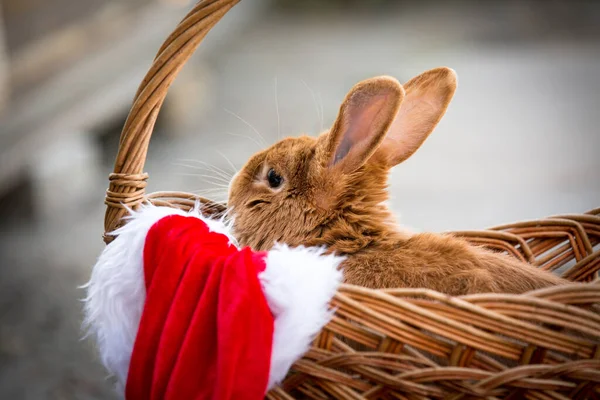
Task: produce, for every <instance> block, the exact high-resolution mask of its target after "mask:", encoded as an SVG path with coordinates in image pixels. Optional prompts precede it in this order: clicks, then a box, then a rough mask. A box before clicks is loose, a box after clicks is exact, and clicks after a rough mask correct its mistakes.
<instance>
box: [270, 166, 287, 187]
mask: <svg viewBox="0 0 600 400" xmlns="http://www.w3.org/2000/svg"><path fill="white" fill-rule="evenodd" d="M267 180H268V181H269V186H271V187H272V188H273V189H275V188H278V187H279V186H281V183H282V182H283V178H282V177H281V175H279V174H278V173H277V172H275V170H274V169H273V168H271V169H270V170H269V172H267Z"/></svg>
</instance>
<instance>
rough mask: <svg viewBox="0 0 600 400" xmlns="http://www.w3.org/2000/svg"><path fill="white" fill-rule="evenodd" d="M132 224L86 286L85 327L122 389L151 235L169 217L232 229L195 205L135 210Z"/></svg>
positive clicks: (222, 230)
mask: <svg viewBox="0 0 600 400" xmlns="http://www.w3.org/2000/svg"><path fill="white" fill-rule="evenodd" d="M130 213H131V215H130V216H129V217H128V218H127V219H128V223H127V224H125V225H124V226H123V227H121V228H119V229H117V230H116V231H115V232H114V234H115V235H118V236H117V237H116V238H115V240H114V241H113V242H112V243H110V244H109V245H108V246H106V247H105V248H104V251H103V252H102V253H101V254H100V257H99V258H98V261H97V262H96V265H95V266H94V268H93V270H92V275H91V278H90V281H89V282H88V283H87V284H86V285H85V288H86V289H87V297H86V299H85V300H84V303H85V306H84V314H85V320H84V327H85V328H86V330H87V333H88V335H92V336H93V337H94V339H95V340H96V344H97V346H98V351H99V353H100V358H101V360H102V363H103V364H104V366H105V367H106V369H107V370H108V371H109V372H110V373H111V374H113V375H114V376H115V377H116V378H117V385H118V387H119V390H120V391H122V390H123V389H124V385H125V382H126V381H127V373H128V370H129V362H130V359H131V352H132V351H133V344H134V342H135V337H136V335H137V330H138V326H139V323H140V318H141V315H142V310H143V308H144V301H145V299H146V289H145V282H144V272H143V271H144V260H143V255H144V244H145V241H146V235H147V234H148V231H149V230H150V228H151V227H152V225H154V224H155V223H156V222H157V221H159V220H160V219H162V218H164V217H166V216H169V215H182V216H193V217H196V218H200V219H202V220H203V221H204V222H206V224H207V225H208V227H209V229H210V230H211V231H213V232H219V233H222V234H225V235H227V236H228V237H229V240H230V243H235V240H234V239H233V237H232V236H230V235H229V227H228V226H227V225H226V224H225V223H224V222H223V221H221V220H210V219H207V218H204V217H203V216H202V215H201V214H200V211H199V208H198V207H196V208H194V209H193V210H192V211H190V212H189V213H187V212H185V211H182V210H179V209H174V208H170V207H155V206H152V205H146V206H144V207H142V208H141V209H140V210H139V211H137V212H136V211H131V212H130Z"/></svg>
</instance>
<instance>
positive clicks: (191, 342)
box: [85, 205, 343, 400]
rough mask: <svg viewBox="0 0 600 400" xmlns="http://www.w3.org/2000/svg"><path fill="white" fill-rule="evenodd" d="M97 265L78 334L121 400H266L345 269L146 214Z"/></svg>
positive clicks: (321, 319)
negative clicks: (88, 338)
mask: <svg viewBox="0 0 600 400" xmlns="http://www.w3.org/2000/svg"><path fill="white" fill-rule="evenodd" d="M115 234H116V235H118V236H117V237H116V238H115V240H114V241H113V242H112V243H110V244H109V245H108V246H107V247H106V248H105V249H104V251H103V252H102V254H101V255H100V257H99V259H98V261H97V263H96V265H95V266H94V269H93V271H92V276H91V279H90V281H89V282H88V284H87V285H86V288H87V297H86V299H85V324H86V327H87V330H88V332H89V334H91V335H92V336H93V337H94V339H95V340H96V342H97V346H98V350H99V353H100V356H101V360H102V363H103V364H104V365H105V367H106V368H107V369H108V370H109V372H110V373H111V374H113V375H114V376H115V377H116V379H117V382H118V386H119V390H120V391H122V392H123V393H124V394H125V397H126V398H127V399H135V400H143V399H157V400H158V399H167V400H180V399H219V400H227V399H247V400H252V399H261V398H263V397H264V395H265V394H266V392H267V391H268V390H269V389H270V388H272V387H273V386H274V385H276V384H277V383H279V382H280V381H281V380H282V379H283V378H284V377H285V376H286V374H287V372H288V370H289V368H290V367H291V365H292V364H293V363H294V362H295V361H296V360H298V359H299V358H300V357H302V355H303V354H304V353H305V352H306V351H307V350H308V348H309V347H310V344H311V342H312V340H313V339H314V337H315V335H316V334H317V333H318V332H319V331H320V330H321V329H322V328H323V326H324V325H325V324H326V323H327V322H328V321H329V319H330V317H331V310H330V308H329V302H330V300H331V298H332V297H333V295H334V293H335V291H336V289H337V287H338V285H339V283H340V282H341V279H342V273H341V271H340V269H339V264H340V263H341V262H342V261H343V258H340V257H336V256H334V255H326V254H325V253H324V250H323V249H319V248H306V247H298V248H289V247H287V246H284V245H277V246H275V248H274V249H273V250H271V251H269V252H254V251H252V250H250V249H248V248H244V249H239V248H238V247H237V245H236V242H235V240H234V238H233V237H232V235H231V234H230V229H229V226H228V225H227V224H225V223H224V222H223V221H222V220H211V219H207V218H205V217H203V216H202V215H201V213H200V212H199V211H198V209H197V208H196V209H194V210H193V211H191V212H189V213H186V212H184V211H181V210H178V209H173V208H169V207H156V206H151V205H148V206H144V207H142V208H141V209H140V210H139V211H137V212H132V213H131V216H130V217H129V221H128V223H127V224H126V225H124V226H123V227H121V228H119V229H118V230H117V231H116V232H115Z"/></svg>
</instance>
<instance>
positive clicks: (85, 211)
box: [0, 1, 600, 399]
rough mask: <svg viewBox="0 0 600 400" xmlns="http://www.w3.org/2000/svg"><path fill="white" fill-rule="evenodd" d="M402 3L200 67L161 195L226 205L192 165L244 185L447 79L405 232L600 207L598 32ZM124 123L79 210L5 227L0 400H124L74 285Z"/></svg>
mask: <svg viewBox="0 0 600 400" xmlns="http://www.w3.org/2000/svg"><path fill="white" fill-rule="evenodd" d="M402 3H403V5H402V6H395V7H392V8H391V9H384V10H383V12H382V11H381V10H380V11H379V12H377V11H372V10H370V11H369V10H366V11H365V10H361V11H359V12H354V13H352V12H349V13H345V12H340V11H339V10H337V9H335V8H332V9H322V10H320V11H319V12H318V13H315V12H308V11H305V10H301V9H295V10H294V11H293V12H291V11H287V12H286V11H281V10H279V11H276V10H274V11H272V12H270V13H265V14H264V16H262V17H260V18H259V19H258V20H257V21H255V22H254V23H253V24H251V25H250V26H249V27H247V28H245V29H244V30H243V31H242V32H240V34H239V35H238V36H236V37H235V38H228V39H227V40H221V41H219V42H218V43H217V44H218V46H215V43H213V46H214V47H213V49H211V51H209V52H203V51H200V52H199V54H197V55H196V56H195V57H194V58H193V61H192V62H190V63H189V65H187V66H186V68H185V69H184V71H183V73H182V75H181V77H180V79H179V80H178V81H177V82H176V84H175V85H174V87H173V90H172V91H171V93H170V99H169V102H168V103H167V104H166V107H165V109H164V113H163V115H162V116H161V121H160V124H159V126H158V127H157V131H156V138H155V140H153V142H152V143H151V148H150V154H149V158H148V163H147V168H146V170H147V171H148V172H149V173H150V181H149V190H150V191H154V190H187V191H204V190H207V189H211V188H213V187H214V186H213V185H211V184H210V183H208V182H206V179H207V178H205V177H203V176H201V175H206V174H210V173H209V172H207V171H206V170H204V169H203V165H202V164H201V163H197V162H195V161H189V160H199V161H202V162H207V163H209V164H212V165H214V166H216V167H217V168H221V169H223V170H226V171H230V170H231V167H230V164H229V161H227V160H226V159H225V158H227V159H229V160H230V162H231V163H232V164H234V166H235V167H236V168H239V167H240V166H241V165H242V164H243V163H244V161H245V160H246V159H247V158H248V157H249V156H250V155H251V154H252V153H253V152H255V151H256V150H258V149H259V146H258V144H257V143H255V142H257V141H258V142H261V140H262V139H261V138H260V137H259V136H258V135H257V134H256V133H255V132H254V130H257V131H259V132H260V133H261V134H262V136H264V138H265V142H267V143H269V144H270V143H273V142H274V141H276V140H277V138H278V137H281V136H285V135H293V134H298V133H302V132H304V133H309V134H316V133H317V132H318V131H319V130H320V129H321V128H322V127H323V128H326V127H327V126H328V125H329V124H330V123H331V122H332V121H333V119H334V117H335V113H336V111H337V109H338V107H339V103H340V101H341V100H342V98H343V96H344V94H345V93H346V91H347V90H349V89H350V87H351V86H352V85H353V84H354V83H356V82H357V81H359V80H361V79H364V78H367V77H371V76H374V75H378V74H388V75H393V76H395V77H397V78H398V79H399V80H400V81H406V80H408V79H410V78H411V77H412V76H414V75H416V74H418V73H420V72H422V71H424V70H426V69H429V68H433V67H436V66H440V65H446V66H449V67H452V68H454V69H455V70H456V72H457V74H458V76H459V89H458V91H457V94H456V96H455V98H454V101H453V103H452V105H451V107H450V108H449V110H448V113H447V115H446V117H445V118H444V120H443V121H442V123H441V124H440V125H439V127H438V129H437V130H436V132H435V133H434V134H433V135H432V136H431V138H430V139H429V140H428V141H427V142H426V144H425V145H424V146H423V147H422V148H421V149H420V151H419V152H417V154H415V155H414V156H413V157H412V158H411V159H410V160H408V161H407V162H406V163H405V164H404V165H401V166H399V167H398V168H397V169H396V170H395V171H394V173H393V176H392V181H391V194H392V200H391V202H390V204H391V207H392V208H393V209H394V210H395V211H396V212H398V213H399V214H400V215H401V218H400V221H401V222H402V223H404V224H407V225H408V226H410V227H412V228H413V229H415V230H434V231H444V230H458V229H479V228H486V227H488V226H491V225H496V224H501V223H505V222H511V221H515V220H521V219H530V218H539V217H544V216H547V215H551V214H555V213H575V212H583V211H586V210H588V209H591V208H594V207H598V206H600V178H598V172H599V171H600V158H599V157H598V149H600V133H599V131H598V128H597V113H598V104H600V77H599V75H598V70H599V67H600V46H599V45H600V36H598V35H597V34H596V33H595V32H589V31H586V30H585V27H589V26H590V23H589V21H588V20H585V21H583V22H582V21H579V22H580V23H579V24H577V25H578V26H579V28H578V30H576V29H575V28H573V29H567V28H565V27H562V29H559V28H561V26H560V25H559V24H558V23H556V21H552V20H549V21H547V23H546V24H539V15H537V18H538V19H535V18H534V17H533V15H534V14H535V13H536V10H539V8H537V9H536V8H527V7H524V8H523V7H521V8H519V7H518V5H515V4H517V3H513V2H508V3H507V2H489V3H485V4H486V6H481V5H480V6H478V7H475V4H480V3H482V2H477V3H476V2H468V1H464V2H460V3H458V2H457V3H452V4H451V3H437V2H426V3H425V4H426V6H421V7H418V6H415V5H414V4H413V5H410V4H406V2H402ZM581 4H583V3H581ZM586 4H588V5H587V7H589V8H587V9H585V12H583V11H581V10H580V9H577V11H578V12H575V11H572V14H576V16H577V15H579V17H578V18H584V17H581V15H582V14H583V15H584V16H585V18H588V19H589V18H592V17H596V18H597V17H598V15H599V14H598V12H599V8H598V6H591V5H589V4H592V3H586ZM581 7H583V6H581ZM570 10H572V9H570ZM235 12H236V9H234V10H233V11H232V13H235ZM226 18H227V17H226ZM542 20H543V18H542ZM533 21H537V25H536V23H534V22H533ZM586 21H587V23H584V22H586ZM596 21H597V19H596ZM553 24H554V25H553ZM549 25H553V26H554V29H552V26H550V27H549ZM592 25H594V24H592ZM596 25H597V24H596ZM168 33H169V32H167V31H166V32H164V37H166V36H167V34H168ZM206 40H207V41H208V42H210V41H211V35H209V36H208V37H207V39H206ZM201 48H202V46H201ZM115 62H118V60H115ZM148 62H149V60H148ZM135 84H136V85H137V82H135ZM131 95H133V93H131ZM126 111H127V110H123V113H126ZM232 113H234V114H235V115H237V116H238V117H239V118H238V117H236V116H234V115H232ZM241 119H243V120H245V121H247V123H245V122H242V121H241ZM121 123H122V120H121V119H118V120H117V121H116V122H115V129H112V130H111V129H109V128H108V127H105V126H103V127H99V128H98V129H99V130H102V131H103V132H104V133H105V134H106V135H107V138H106V139H104V140H103V142H102V144H103V146H104V147H100V146H95V145H94V146H92V148H93V149H95V150H94V151H96V152H97V153H94V154H92V155H90V156H89V160H90V163H92V162H93V160H95V159H99V160H101V161H103V162H102V163H101V164H99V165H100V167H99V168H98V169H93V168H92V169H90V170H89V172H86V175H84V176H85V177H86V179H88V184H87V185H86V186H85V187H87V188H88V190H87V191H86V192H85V193H77V194H76V195H77V196H78V197H77V198H78V201H77V203H76V204H75V205H73V204H70V205H69V207H68V208H67V209H62V210H61V209H60V208H55V209H54V210H55V211H54V212H51V213H49V214H45V215H42V216H40V217H38V218H36V219H34V220H32V219H31V218H28V217H27V216H26V215H25V216H23V217H20V216H19V215H13V216H12V218H10V221H9V219H8V218H6V220H5V222H4V223H3V224H2V225H0V266H1V267H0V398H15V399H43V398H49V399H72V398H77V399H101V398H102V399H108V398H113V395H112V394H111V389H110V384H109V383H108V382H107V381H106V380H105V373H104V371H103V370H102V368H101V367H99V365H98V364H97V363H96V362H95V360H94V355H93V354H94V353H93V351H92V349H91V346H90V344H89V343H87V342H82V341H80V340H79V338H80V337H81V332H80V331H79V324H80V320H79V319H80V303H79V302H78V299H79V298H81V297H82V296H83V291H81V290H79V289H78V288H77V286H78V285H81V284H83V283H84V282H85V281H86V280H87V278H88V276H89V273H90V269H91V266H92V265H93V263H94V260H95V258H96V257H97V255H98V253H99V252H100V251H101V249H102V247H103V245H102V240H101V234H102V226H103V224H102V219H103V212H104V207H103V205H102V200H103V194H104V190H105V188H106V185H107V179H106V175H107V174H108V172H110V170H111V168H112V160H113V157H114V154H115V152H116V147H115V146H116V144H115V136H114V133H115V132H116V131H118V128H120V124H121ZM249 124H250V125H252V126H253V127H254V128H250V127H249V126H248V125H249ZM111 132H112V133H113V135H112V136H111V135H110V133H111ZM90 140H92V139H90ZM94 143H95V142H94ZM73 146H74V147H73V149H81V148H86V147H85V146H81V144H80V145H77V144H73ZM78 146H80V147H78ZM101 149H104V150H106V153H101V152H100V150H101ZM56 151H59V150H58V149H56ZM62 151H63V152H64V154H65V155H64V157H68V154H69V153H70V152H69V151H68V149H67V150H65V149H64V148H62ZM71 153H72V152H71ZM219 153H222V154H223V155H224V157H223V156H221V155H220V154H219ZM61 154H62V153H61ZM85 160H88V158H84V161H85ZM53 162H56V160H54V161H53ZM184 165H185V166H184ZM56 171H61V170H60V168H58V167H57V168H56ZM43 176H45V175H43ZM58 176H59V177H60V178H61V179H62V180H63V181H64V182H66V183H67V184H68V182H69V176H68V175H67V176H65V175H58ZM44 179H46V178H44ZM52 179H56V176H48V178H47V180H48V182H51V181H52ZM208 180H209V181H213V182H216V181H218V179H216V180H215V179H211V178H208ZM216 183H220V182H216ZM217 189H218V188H217ZM44 193H51V191H50V192H49V191H46V192H44ZM210 194H211V196H210V197H213V198H218V197H219V194H218V193H217V192H216V191H214V192H210ZM36 201H37V202H44V201H45V199H44V198H38V199H37V200H36ZM8 214H10V212H9V213H8Z"/></svg>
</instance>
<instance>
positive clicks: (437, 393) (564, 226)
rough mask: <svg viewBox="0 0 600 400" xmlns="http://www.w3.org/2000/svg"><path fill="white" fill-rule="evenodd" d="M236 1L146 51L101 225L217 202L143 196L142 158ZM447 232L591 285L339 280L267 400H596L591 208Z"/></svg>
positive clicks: (599, 297)
mask: <svg viewBox="0 0 600 400" xmlns="http://www.w3.org/2000/svg"><path fill="white" fill-rule="evenodd" d="M238 1H239V0H212V1H204V2H200V3H199V4H198V5H196V6H195V7H194V8H193V9H192V10H191V11H190V12H189V14H188V15H187V16H186V17H185V18H184V19H183V21H182V22H181V23H180V24H179V25H178V26H177V28H176V29H175V31H174V32H173V33H172V34H171V35H170V36H169V37H168V38H167V40H166V41H165V43H164V44H163V46H162V47H161V48H160V50H159V51H158V55H157V56H156V58H155V60H154V63H153V65H152V67H151V68H150V71H149V72H148V74H147V75H146V77H145V78H144V80H143V81H142V83H141V85H140V88H139V90H138V92H137V94H136V96H135V100H134V103H133V106H132V108H131V111H130V113H129V117H128V118H127V121H126V123H125V126H124V128H123V132H122V135H121V141H120V144H119V152H118V156H117V159H116V162H115V168H114V173H112V174H111V175H110V177H109V181H110V186H109V189H108V191H107V194H106V205H107V211H106V218H105V226H104V228H105V232H111V231H113V230H114V229H115V228H117V227H118V226H119V224H120V223H121V218H122V217H123V216H125V214H126V213H127V208H126V207H133V208H135V207H137V206H138V205H140V204H141V203H142V202H144V201H146V200H147V201H150V202H152V203H154V204H156V205H166V206H172V207H179V208H183V209H189V208H191V207H192V206H193V205H194V204H195V202H196V201H198V200H199V201H201V202H202V203H204V204H205V205H206V206H207V208H206V210H207V211H208V212H209V213H211V214H214V215H219V214H220V213H222V212H223V211H224V210H225V207H224V206H223V205H221V204H217V203H214V202H211V201H210V200H207V199H204V198H200V197H198V196H195V195H192V194H188V193H180V192H160V193H154V194H148V195H146V193H145V187H146V180H147V179H148V175H147V174H145V173H144V162H145V158H146V153H147V150H148V143H149V140H150V136H151V134H152V130H153V127H154V123H155V121H156V117H157V115H158V112H159V110H160V107H161V105H162V103H163V101H164V99H165V96H166V93H167V90H168V88H169V86H170V85H171V83H172V82H173V80H174V79H175V77H176V75H177V73H178V72H179V70H180V69H181V68H182V66H183V65H184V63H185V62H186V61H187V60H188V59H189V57H190V56H191V55H192V53H193V52H194V50H195V49H196V47H197V46H198V45H199V44H200V42H201V41H202V39H203V38H204V37H205V35H206V34H207V33H208V31H209V30H210V29H211V28H212V27H213V26H214V25H215V24H216V23H217V22H218V21H219V20H220V19H221V18H222V17H223V15H224V14H225V13H226V12H227V11H229V9H231V8H232V7H233V6H234V5H235V4H236V3H237V2H238ZM454 234H456V235H459V236H462V237H464V238H466V239H467V240H469V241H471V242H473V243H475V244H479V245H484V246H487V247H489V248H492V249H495V250H498V251H502V252H507V253H509V254H511V255H513V256H514V257H517V258H519V259H521V260H524V261H527V262H529V263H531V264H533V265H536V266H538V267H539V268H543V269H549V270H553V271H561V272H560V273H561V274H562V276H564V277H565V278H567V279H569V280H571V281H580V282H584V281H585V282H590V281H593V280H595V279H596V281H595V282H594V283H592V284H589V285H583V286H582V285H578V284H569V285H564V286H562V287H555V288H551V289H544V290H540V291H536V292H531V293H528V294H525V295H503V294H480V295H470V296H463V297H449V296H447V295H443V294H440V293H437V292H433V291H430V290H424V289H423V290H414V289H395V290H370V289H365V288H360V287H355V286H349V285H343V286H342V287H341V288H340V290H339V291H338V293H337V294H336V295H335V297H334V300H333V303H334V306H335V307H336V308H337V310H336V313H335V316H334V318H333V320H332V321H331V322H330V323H329V324H328V325H327V326H326V328H325V329H324V330H323V331H322V332H321V334H320V336H319V337H318V338H317V339H316V340H315V344H314V347H313V348H312V349H311V350H310V351H309V352H308V353H307V354H306V355H305V356H304V358H303V359H302V360H300V361H298V362H297V363H296V364H295V365H294V366H293V368H292V371H291V372H290V374H289V375H288V378H287V379H286V381H285V382H284V384H283V385H282V386H281V387H279V388H276V389H274V390H272V391H271V392H270V393H269V394H268V398H270V399H293V398H313V399H327V398H338V399H425V398H449V399H466V398H492V399H493V398H514V399H521V398H528V399H569V398H571V399H587V398H600V337H599V334H600V305H599V304H600V283H599V281H598V280H597V274H598V270H599V269H600V250H599V249H598V247H599V246H598V244H600V209H596V210H592V211H590V212H588V213H586V214H583V215H561V216H555V217H551V218H547V219H543V220H537V221H529V222H521V223H515V224H511V225H505V226H500V227H496V228H493V229H490V230H486V231H466V232H455V233H454ZM104 238H105V241H106V242H107V243H108V242H110V240H111V239H112V236H110V235H109V234H106V233H105V235H104ZM594 249H596V250H595V251H594Z"/></svg>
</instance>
